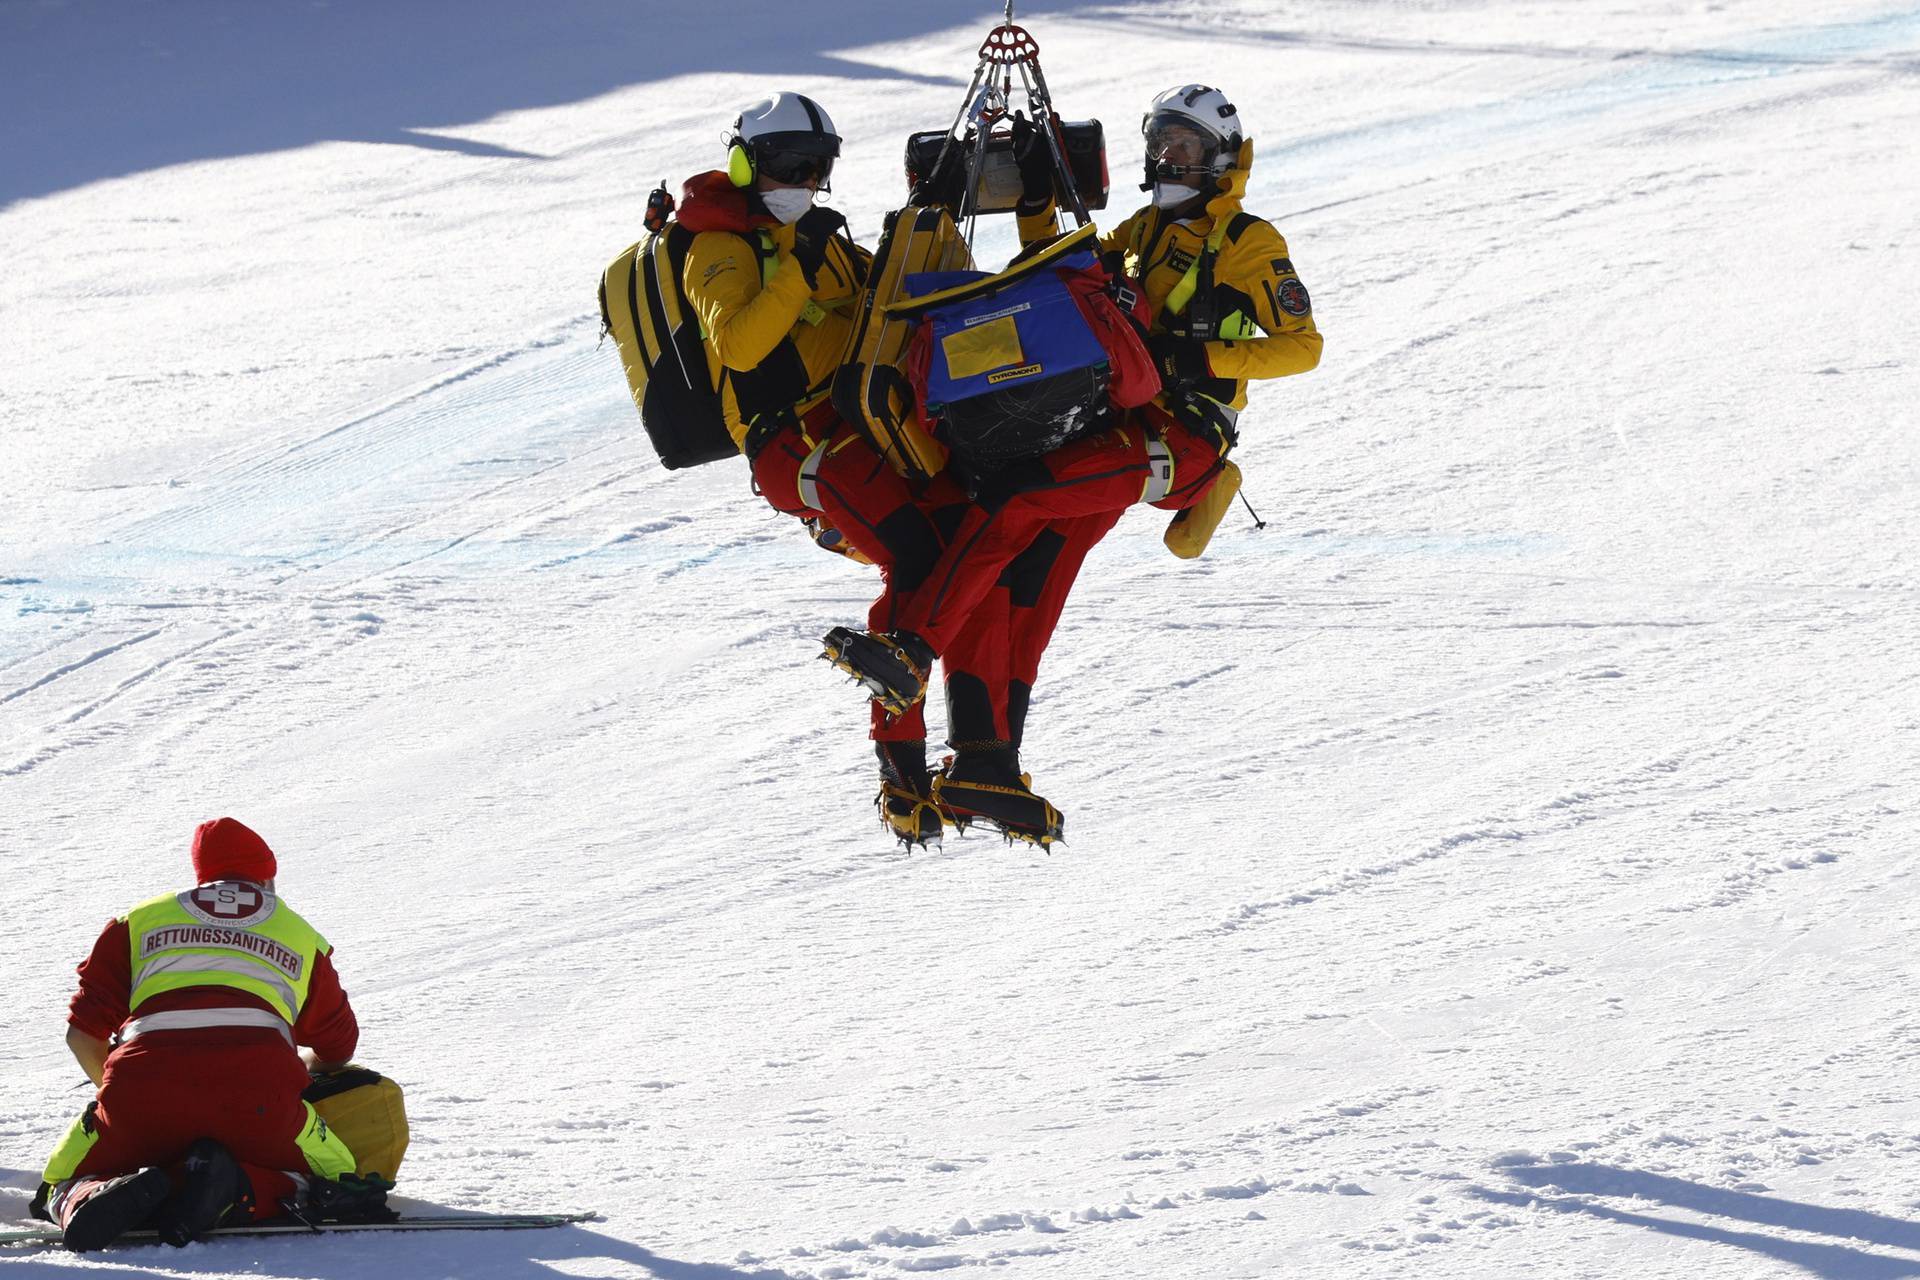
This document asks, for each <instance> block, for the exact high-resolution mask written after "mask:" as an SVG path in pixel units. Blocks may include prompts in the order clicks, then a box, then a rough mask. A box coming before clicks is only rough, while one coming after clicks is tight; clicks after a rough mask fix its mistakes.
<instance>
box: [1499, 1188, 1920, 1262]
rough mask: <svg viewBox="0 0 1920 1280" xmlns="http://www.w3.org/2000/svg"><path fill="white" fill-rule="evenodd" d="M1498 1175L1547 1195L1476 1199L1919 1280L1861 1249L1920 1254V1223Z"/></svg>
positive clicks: (1799, 1205) (1718, 1195)
mask: <svg viewBox="0 0 1920 1280" xmlns="http://www.w3.org/2000/svg"><path fill="white" fill-rule="evenodd" d="M1500 1172H1501V1174H1502V1175H1503V1176H1505V1177H1508V1178H1511V1179H1512V1180H1513V1181H1515V1182H1518V1183H1521V1184H1522V1185H1525V1186H1529V1187H1537V1188H1539V1189H1540V1190H1541V1191H1542V1192H1546V1193H1548V1194H1544V1195H1539V1194H1531V1193H1528V1192H1523V1191H1494V1190H1491V1189H1489V1188H1485V1187H1474V1188H1472V1189H1471V1194H1473V1195H1474V1196H1475V1197H1476V1198H1478V1199H1481V1200H1484V1201H1487V1202H1489V1203H1492V1204H1502V1205H1511V1206H1515V1207H1521V1208H1525V1207H1534V1208H1539V1209H1547V1210H1551V1211H1553V1212H1555V1213H1568V1214H1584V1215H1586V1216H1588V1217H1593V1218H1600V1219H1604V1220H1605V1221H1608V1222H1616V1223H1619V1224H1621V1225H1623V1226H1632V1227H1642V1228H1648V1229H1651V1230H1655V1231H1661V1232H1665V1233H1666V1234H1668V1235H1675V1236H1682V1237H1684V1238H1686V1239H1689V1240H1704V1241H1708V1242H1710V1243H1714V1244H1724V1245H1731V1246H1733V1247H1735V1248H1740V1249H1748V1250H1751V1251H1752V1252H1754V1253H1759V1254H1764V1255H1765V1256H1767V1257H1769V1258H1774V1259H1777V1260H1779V1261H1781V1262H1786V1263H1790V1264H1791V1265H1793V1266H1796V1267H1800V1268H1802V1269H1804V1270H1806V1271H1809V1272H1811V1273H1813V1274H1814V1275H1817V1276H1822V1277H1826V1278H1827V1280H1892V1278H1894V1277H1900V1276H1920V1258H1899V1257H1890V1256H1888V1255H1886V1254H1880V1253H1870V1252H1867V1251H1866V1250H1865V1249H1862V1248H1859V1247H1858V1246H1859V1245H1861V1244H1863V1243H1864V1244H1868V1245H1883V1246H1886V1247H1889V1248H1895V1249H1908V1250H1917V1251H1920V1223H1914V1222H1909V1221H1907V1220H1905V1219H1902V1218H1889V1217H1887V1216H1885V1215H1884V1214H1878V1213H1868V1212H1866V1211H1864V1210H1860V1209H1833V1208H1827V1207H1825V1206H1822V1205H1814V1204H1806V1203H1803V1202H1801V1201H1796V1200H1782V1199H1779V1198H1777V1197H1775V1196H1763V1195H1755V1194H1753V1193H1752V1192H1746V1191H1728V1190H1724V1189H1722V1188H1719V1187H1709V1186H1706V1185H1704V1184H1702V1183H1698V1182H1688V1181H1686V1180H1685V1179H1682V1178H1671V1177H1667V1176H1665V1175H1663V1174H1657V1173H1645V1172H1642V1171H1640V1170H1636V1169H1622V1168H1617V1167H1614V1166H1611V1165H1600V1164H1575V1163H1570V1164H1551V1165H1522V1166H1518V1167H1503V1168H1502V1169H1501V1170H1500ZM1585 1196H1632V1197H1635V1198H1636V1199H1639V1200H1644V1201H1655V1202H1658V1203H1659V1204H1663V1205H1667V1206H1669V1207H1671V1208H1675V1209H1685V1210H1688V1211H1690V1212H1693V1213H1700V1214H1710V1215H1712V1216H1714V1217H1719V1218H1732V1219H1736V1220H1739V1221H1743V1222H1750V1223H1755V1224H1758V1225H1762V1226H1769V1227H1782V1228H1786V1229H1788V1230H1792V1231H1800V1232H1810V1233H1813V1234H1817V1235H1824V1236H1832V1237H1835V1238H1837V1239H1841V1240H1845V1241H1847V1242H1848V1243H1847V1244H1844V1245H1838V1244H1818V1243H1809V1242H1802V1241H1798V1240H1785V1239H1781V1238H1779V1237H1777V1236H1770V1235H1759V1234H1755V1233H1753V1232H1746V1231H1734V1230H1729V1229H1726V1228H1723V1227H1715V1226H1707V1225H1702V1224H1699V1223H1692V1222H1681V1221H1676V1220H1674V1219H1671V1218H1659V1217H1653V1216H1650V1215H1648V1214H1644V1213H1633V1212H1629V1211H1627V1210H1624V1209H1616V1208H1614V1207H1613V1206H1611V1205H1608V1204H1601V1203H1597V1202H1595V1201H1593V1200H1590V1199H1576V1198H1574V1197H1585Z"/></svg>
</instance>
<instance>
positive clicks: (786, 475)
mask: <svg viewBox="0 0 1920 1280" xmlns="http://www.w3.org/2000/svg"><path fill="white" fill-rule="evenodd" d="M727 145H728V153H727V168H726V169H725V171H723V172H713V173H707V174H702V175H700V176H698V177H696V178H694V179H692V180H691V181H689V182H688V183H687V184H686V185H685V188H684V195H683V198H682V200H681V203H680V206H679V208H678V210H677V214H676V216H677V217H678V219H679V221H680V224H681V225H682V226H684V227H686V228H687V229H688V230H690V231H693V232H694V233H695V235H694V238H693V242H692V244H691V245H690V246H689V247H688V250H687V257H686V265H685V269H684V272H683V274H682V277H681V281H682V285H683V287H684V289H685V291H686V295H687V299H688V301H689V302H690V303H691V304H692V306H693V309H694V311H695V312H696V313H697V314H698V316H699V318H700V325H701V335H702V338H703V340H704V342H705V345H706V350H707V364H708V369H709V372H710V373H711V374H712V376H713V380H714V385H715V386H716V387H717V388H718V389H719V391H720V395H721V402H722V406H723V409H724V412H725V414H726V420H727V427H728V429H729V430H730V431H731V432H732V433H733V437H734V440H735V442H736V443H738V444H739V445H740V449H741V452H743V453H744V454H746V456H747V459H748V462H749V464H750V466H751V469H752V473H753V480H754V487H755V488H756V490H757V491H758V492H759V493H760V495H761V496H762V497H763V498H765V499H766V501H767V502H768V503H769V504H770V505H771V506H773V507H774V508H775V509H776V510H779V511H783V512H786V513H787V514H789V515H794V516H798V517H800V518H802V519H813V518H816V517H818V518H823V519H824V520H825V521H826V522H827V523H828V524H830V525H831V526H832V527H833V528H834V529H835V530H838V531H839V533H840V534H841V535H842V536H844V538H845V539H846V541H847V543H848V544H850V545H851V546H853V547H854V548H855V549H856V550H858V551H859V552H860V553H861V555H862V556H864V557H865V558H866V559H868V560H870V561H872V562H873V563H874V564H875V565H876V566H877V567H878V568H879V570H880V574H881V583H882V584H881V591H880V594H879V596H878V597H877V598H876V599H875V601H874V604H873V607H872V609H871V610H869V612H868V621H869V625H870V626H873V627H875V628H876V629H879V630H889V629H891V628H892V627H893V626H894V625H895V624H896V622H897V619H896V617H895V602H896V600H897V598H898V593H899V592H901V591H910V590H912V589H913V588H915V587H917V586H918V585H919V584H920V582H921V580H922V579H924V578H925V577H926V574H927V571H928V570H929V569H930V568H931V567H932V565H933V562H934V560H935V559H936V558H937V557H938V556H939V554H940V545H941V544H940V538H939V535H938V533H937V531H936V529H935V527H934V524H933V521H932V519H931V518H930V516H929V514H928V510H929V504H928V503H926V502H924V501H923V500H922V496H921V495H916V494H915V493H914V492H913V491H912V490H911V489H910V488H909V487H908V485H907V482H906V481H905V480H904V479H903V478H902V477H901V476H900V475H899V474H898V473H897V472H895V471H894V470H893V469H892V467H890V466H889V465H888V464H887V463H886V461H885V460H884V459H882V458H881V456H880V455H879V454H878V453H877V452H876V451H875V450H874V449H873V447H872V446H871V445H869V444H868V443H867V441H866V439H865V438H864V437H862V436H861V435H860V434H859V433H857V432H856V431H855V430H854V429H853V428H852V427H851V426H849V425H848V424H847V423H846V422H844V421H843V420H842V419H841V418H840V416H839V414H838V413H837V412H836V411H835V410H834V407H833V401H832V399H831V397H830V396H829V394H828V393H829V389H830V386H831V383H832V381H833V375H834V374H835V373H836V372H837V371H838V369H839V367H840V361H841V358H842V356H843V355H844V353H845V351H846V347H847V340H848V337H849V335H850V332H851V330H852V326H853V309H854V306H855V304H856V303H857V301H858V299H859V297H860V292H861V289H862V286H863V285H864V283H865V279H866V272H867V267H868V264H869V263H870V262H871V255H869V254H868V253H867V252H866V251H865V250H863V249H861V248H859V247H858V246H857V245H855V244H854V242H853V241H852V239H850V238H849V237H848V236H847V234H846V219H845V218H844V217H843V216H842V215H840V214H839V213H837V212H835V211H834V210H832V209H830V208H827V207H825V206H822V205H819V204H817V203H815V197H816V195H817V194H818V193H820V192H822V191H825V190H827V189H828V182H829V180H830V177H831V175H832V172H833V163H834V160H835V158H836V157H837V156H838V155H839V154H840V137H839V135H838V134H837V133H836V132H835V131H834V127H833V121H832V120H831V118H829V117H828V115H827V113H826V111H825V110H824V109H822V108H821V106H820V105H819V104H818V103H816V102H814V101H813V100H812V99H810V98H807V97H803V96H802V95H800V94H797V93H778V94H775V95H774V96H773V97H772V98H769V99H766V100H764V101H761V102H757V103H755V104H753V105H752V106H750V107H748V108H746V109H745V110H744V111H742V112H741V113H740V115H739V116H738V117H737V118H736V119H735V120H734V123H733V130H732V133H731V134H730V135H729V137H728V140H727ZM955 496H956V497H957V496H958V495H957V494H956V495H955ZM871 736H872V738H873V740H874V747H875V753H876V754H877V755H878V757H879V760H880V774H881V791H880V795H879V797H878V800H879V807H880V815H881V818H882V820H883V821H884V822H885V823H886V825H887V826H888V828H889V829H890V830H891V831H892V832H893V833H894V835H895V836H897V837H898V838H899V839H901V840H902V841H904V842H906V843H908V844H909V845H911V844H929V843H933V842H937V841H938V840H939V838H940V835H941V833H942V829H943V821H942V817H941V814H940V813H939V811H938V810H937V809H936V808H935V807H934V806H933V804H932V803H931V802H930V800H931V780H930V778H929V776H928V772H927V764H926V736H927V731H926V723H925V719H924V716H923V715H922V713H921V710H920V709H919V708H918V707H915V708H912V709H911V710H909V711H907V712H905V713H903V714H900V715H893V714H890V713H889V712H887V711H885V710H884V709H882V708H880V707H878V706H875V707H874V709H873V712H872V720H871Z"/></svg>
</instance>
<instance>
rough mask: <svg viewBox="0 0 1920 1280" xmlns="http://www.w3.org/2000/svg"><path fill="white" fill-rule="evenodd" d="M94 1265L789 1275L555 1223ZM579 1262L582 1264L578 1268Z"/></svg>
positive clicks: (135, 1270) (154, 1250) (200, 1251)
mask: <svg viewBox="0 0 1920 1280" xmlns="http://www.w3.org/2000/svg"><path fill="white" fill-rule="evenodd" d="M90 1257H91V1258H92V1259H93V1261H94V1263H95V1265H96V1266H97V1267H99V1268H100V1269H101V1270H102V1271H104V1272H105V1273H106V1274H110V1275H112V1276H113V1277H114V1278H115V1280H179V1278H180V1276H181V1275H182V1274H187V1275H191V1274H193V1273H195V1272H205V1271H219V1272H222V1273H229V1272H239V1273H243V1274H246V1275H250V1276H265V1277H275V1278H279V1280H315V1278H318V1280H334V1278H337V1280H358V1278H359V1277H362V1276H375V1275H388V1276H439V1275H454V1276H459V1277H460V1280H525V1277H527V1276H529V1275H547V1274H550V1273H551V1271H552V1268H551V1267H550V1266H549V1265H546V1264H552V1263H567V1264H571V1265H570V1266H569V1267H568V1268H566V1270H567V1272H568V1273H569V1274H579V1275H594V1274H601V1273H603V1271H604V1268H602V1269H601V1271H596V1270H594V1269H591V1268H590V1264H592V1263H595V1262H603V1263H605V1262H616V1263H624V1264H627V1265H629V1266H632V1267H634V1268H637V1269H638V1270H639V1271H640V1272H641V1273H642V1274H644V1275H648V1276H652V1277H654V1280H793V1278H792V1276H791V1274H790V1273H788V1272H785V1271H781V1270H778V1269H777V1268H757V1267H747V1266H735V1265H732V1264H730V1263H724V1262H689V1261H684V1260H682V1259H678V1258H669V1257H666V1256H664V1255H662V1254H658V1253H655V1252H654V1251H653V1250H651V1249H645V1248H642V1247H641V1246H639V1245H636V1244H630V1243H628V1242H627V1241H624V1240H617V1239H614V1238H613V1237H612V1236H606V1235H601V1234H599V1233H598V1232H595V1231H590V1230H586V1229H585V1228H582V1227H577V1226H575V1227H552V1228H546V1229H542V1230H536V1231H489V1232H484V1233H481V1232H471V1233H469V1232H448V1231H435V1232H423V1233H419V1234H411V1235H409V1234H404V1233H392V1232H381V1233H377V1234H361V1235H345V1234H343V1235H337V1236H331V1237H325V1238H318V1237H313V1236H293V1237H255V1238H250V1239H243V1240H213V1241H208V1242H206V1243H204V1244H197V1245H189V1246H188V1247H187V1248H185V1249H172V1248H169V1247H167V1246H166V1245H158V1244H156V1245H133V1246H130V1247H124V1248H117V1249H113V1250H110V1251H108V1252H105V1253H99V1254H93V1255H90ZM0 1264H4V1266H5V1268H6V1273H7V1275H8V1277H9V1280H11V1277H13V1276H23V1275H24V1276H31V1275H44V1276H55V1275H58V1276H65V1277H71V1276H73V1275H74V1274H75V1271H74V1261H73V1259H72V1258H71V1257H69V1256H68V1255H65V1254H59V1255H57V1256H53V1257H49V1256H48V1255H46V1254H44V1253H41V1254H37V1255H36V1254H34V1253H27V1252H24V1251H21V1252H15V1251H11V1250H0ZM582 1264H588V1265H587V1267H586V1268H583V1265H582Z"/></svg>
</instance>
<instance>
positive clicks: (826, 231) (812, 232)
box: [793, 205, 847, 288]
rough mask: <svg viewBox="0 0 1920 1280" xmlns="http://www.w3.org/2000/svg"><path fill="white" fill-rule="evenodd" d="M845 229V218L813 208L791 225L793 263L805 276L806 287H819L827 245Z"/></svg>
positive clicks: (841, 214)
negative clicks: (798, 266)
mask: <svg viewBox="0 0 1920 1280" xmlns="http://www.w3.org/2000/svg"><path fill="white" fill-rule="evenodd" d="M846 225H847V215H846V214H844V213H841V212H840V211H839V210H838V209H828V208H826V207H825V206H822V205H815V206H813V208H811V209H809V210H807V211H806V212H805V213H803V214H801V215H800V220H799V221H798V222H796V223H794V224H793V260H794V261H795V262H798V263H799V264H800V270H801V271H803V272H805V273H806V277H807V283H808V284H809V285H811V286H813V287H815V288H818V287H819V284H820V281H819V278H818V277H819V274H820V264H821V263H823V262H825V261H826V260H827V245H828V244H829V243H831V242H832V240H833V237H834V233H835V232H838V231H843V230H845V229H846Z"/></svg>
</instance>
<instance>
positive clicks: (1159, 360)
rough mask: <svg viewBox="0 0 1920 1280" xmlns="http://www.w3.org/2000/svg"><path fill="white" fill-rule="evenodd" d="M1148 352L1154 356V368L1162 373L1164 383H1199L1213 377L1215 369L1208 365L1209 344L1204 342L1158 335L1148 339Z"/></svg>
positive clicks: (1165, 334) (1161, 377)
mask: <svg viewBox="0 0 1920 1280" xmlns="http://www.w3.org/2000/svg"><path fill="white" fill-rule="evenodd" d="M1147 351H1148V353H1149V354H1151V355H1152V356H1153V366H1154V368H1156V369H1158V370H1159V371H1160V380H1161V381H1162V382H1165V383H1174V382H1198V381H1199V380H1200V379H1202V378H1211V377H1212V376H1213V367H1212V366H1211V365H1209V364H1208V363H1207V344H1206V343H1204V342H1196V341H1195V340H1194V339H1192V338H1181V337H1177V336H1175V335H1174V334H1171V333H1156V334H1152V335H1150V336H1149V337H1148V338H1147Z"/></svg>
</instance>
